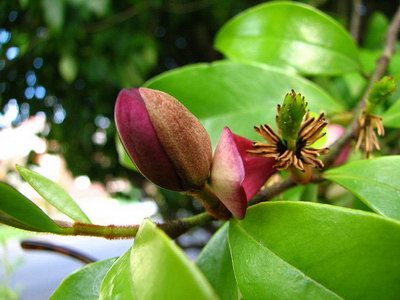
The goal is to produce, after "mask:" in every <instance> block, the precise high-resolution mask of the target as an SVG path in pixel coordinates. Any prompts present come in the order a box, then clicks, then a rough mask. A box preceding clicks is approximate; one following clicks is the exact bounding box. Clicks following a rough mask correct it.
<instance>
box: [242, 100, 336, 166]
mask: <svg viewBox="0 0 400 300" xmlns="http://www.w3.org/2000/svg"><path fill="white" fill-rule="evenodd" d="M279 113H280V106H279V105H278V114H277V116H276V120H277V123H278V121H279ZM326 125H327V122H326V121H325V118H324V114H323V113H322V114H320V115H319V117H318V118H314V117H311V116H310V113H309V112H307V113H306V115H305V116H304V119H303V122H302V124H301V126H300V130H299V133H298V138H297V141H296V147H295V149H288V147H287V145H286V143H285V141H284V140H282V139H281V137H280V136H279V135H277V134H276V133H275V132H274V131H273V130H272V128H271V127H270V126H269V125H266V124H265V125H260V126H255V127H254V129H255V130H256V132H257V133H258V134H259V135H260V136H261V137H263V138H264V139H265V140H266V141H267V142H268V143H267V144H266V143H262V142H255V143H253V150H248V153H251V154H253V155H256V156H261V157H273V158H275V161H276V163H275V165H274V167H275V168H276V169H278V170H286V169H287V168H289V167H290V166H294V167H296V168H297V169H299V170H301V171H303V172H305V166H307V165H309V166H312V167H318V168H322V167H323V166H324V164H323V162H322V161H321V160H319V159H318V156H320V155H322V154H325V153H327V151H328V150H329V149H328V148H323V149H315V148H312V147H310V146H311V145H312V144H314V143H315V142H316V141H317V140H318V139H320V138H321V137H323V136H324V135H325V134H326V133H324V132H322V131H323V129H324V128H325V127H326Z"/></svg>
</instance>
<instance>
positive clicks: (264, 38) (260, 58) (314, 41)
mask: <svg viewBox="0 0 400 300" xmlns="http://www.w3.org/2000/svg"><path fill="white" fill-rule="evenodd" d="M215 47H216V48H217V50H220V51H221V52H222V53H223V54H225V55H226V56H227V57H228V58H230V59H234V60H238V61H245V62H249V61H253V62H254V61H255V62H262V63H266V64H269V65H274V66H279V67H283V68H286V69H290V70H293V71H296V72H298V73H301V74H330V75H333V74H342V73H346V72H352V71H360V63H359V58H358V52H357V48H356V46H355V44H354V42H353V40H352V38H351V36H350V35H349V34H348V32H346V30H345V29H344V28H343V27H342V26H341V25H340V24H339V23H338V22H336V21H335V20H334V19H332V18H331V17H329V16H328V15H326V14H324V13H322V12H321V11H319V10H317V9H315V8H313V7H311V6H308V5H304V4H300V3H291V2H274V3H267V4H261V5H258V6H256V7H252V8H250V9H248V10H246V11H244V12H242V13H241V14H239V15H237V16H236V17H235V18H233V19H232V20H230V21H229V22H228V23H226V24H225V26H224V27H222V29H221V30H220V31H219V32H218V35H217V37H216V40H215Z"/></svg>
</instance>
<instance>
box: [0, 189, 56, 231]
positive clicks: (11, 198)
mask: <svg viewBox="0 0 400 300" xmlns="http://www.w3.org/2000/svg"><path fill="white" fill-rule="evenodd" d="M0 222H1V223H3V224H6V225H9V226H13V227H17V228H20V229H25V230H30V231H44V232H53V233H59V232H61V231H62V229H61V228H60V227H59V226H58V225H57V224H56V223H54V221H53V220H52V219H50V218H49V217H48V216H47V215H46V214H45V213H44V212H43V211H42V210H41V209H40V208H39V207H38V206H36V205H35V204H34V203H33V202H31V201H30V200H29V199H27V198H26V197H25V196H24V195H22V194H21V193H19V192H18V191H17V190H15V189H14V188H12V187H11V186H9V185H8V184H5V183H4V182H0Z"/></svg>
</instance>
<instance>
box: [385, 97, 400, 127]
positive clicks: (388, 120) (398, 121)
mask: <svg viewBox="0 0 400 300" xmlns="http://www.w3.org/2000/svg"><path fill="white" fill-rule="evenodd" d="M382 122H383V125H384V126H385V127H390V128H400V101H399V100H398V101H396V102H395V103H394V104H393V105H392V106H391V107H390V108H389V109H388V110H387V111H386V112H385V113H384V114H383V115H382Z"/></svg>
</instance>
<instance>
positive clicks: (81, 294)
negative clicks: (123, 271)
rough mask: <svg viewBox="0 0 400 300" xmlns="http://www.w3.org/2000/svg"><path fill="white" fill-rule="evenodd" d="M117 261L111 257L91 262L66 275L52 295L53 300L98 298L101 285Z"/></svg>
mask: <svg viewBox="0 0 400 300" xmlns="http://www.w3.org/2000/svg"><path fill="white" fill-rule="evenodd" d="M114 262H115V258H110V259H106V260H102V261H98V262H95V263H91V264H89V265H87V266H85V267H83V268H81V269H79V270H77V271H75V272H74V273H72V274H70V275H69V276H68V277H66V278H65V279H64V280H63V281H62V282H61V284H60V285H59V286H58V288H57V289H56V290H55V291H54V293H53V295H51V297H50V299H51V300H97V299H99V293H100V285H101V282H102V280H103V278H104V276H105V275H106V273H107V271H108V269H110V267H111V265H112V264H113V263H114Z"/></svg>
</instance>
